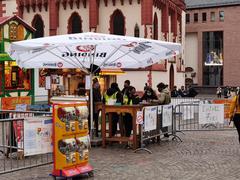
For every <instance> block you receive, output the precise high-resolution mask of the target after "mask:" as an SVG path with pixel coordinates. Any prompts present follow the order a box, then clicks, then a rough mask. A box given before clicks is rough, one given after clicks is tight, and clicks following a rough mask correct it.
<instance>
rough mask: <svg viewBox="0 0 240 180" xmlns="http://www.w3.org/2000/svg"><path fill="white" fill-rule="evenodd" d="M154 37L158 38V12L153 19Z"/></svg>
mask: <svg viewBox="0 0 240 180" xmlns="http://www.w3.org/2000/svg"><path fill="white" fill-rule="evenodd" d="M153 39H156V40H157V39H158V17H157V14H156V13H155V14H154V19H153Z"/></svg>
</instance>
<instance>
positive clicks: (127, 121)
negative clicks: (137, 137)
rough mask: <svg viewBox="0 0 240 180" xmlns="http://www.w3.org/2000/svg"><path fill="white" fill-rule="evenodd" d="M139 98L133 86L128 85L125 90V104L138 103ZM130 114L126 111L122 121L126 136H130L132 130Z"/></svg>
mask: <svg viewBox="0 0 240 180" xmlns="http://www.w3.org/2000/svg"><path fill="white" fill-rule="evenodd" d="M139 102H140V98H139V96H138V95H136V89H135V87H133V86H129V88H128V92H127V101H126V104H125V105H133V104H139ZM132 121H133V119H132V116H131V114H130V113H126V114H125V115H124V116H123V122H124V125H125V131H126V134H125V135H126V137H130V136H131V132H132Z"/></svg>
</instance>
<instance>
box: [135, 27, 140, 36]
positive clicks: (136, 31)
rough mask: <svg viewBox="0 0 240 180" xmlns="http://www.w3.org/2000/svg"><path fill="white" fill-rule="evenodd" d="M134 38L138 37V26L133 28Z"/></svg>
mask: <svg viewBox="0 0 240 180" xmlns="http://www.w3.org/2000/svg"><path fill="white" fill-rule="evenodd" d="M134 37H140V30H139V26H138V24H136V25H135V27H134Z"/></svg>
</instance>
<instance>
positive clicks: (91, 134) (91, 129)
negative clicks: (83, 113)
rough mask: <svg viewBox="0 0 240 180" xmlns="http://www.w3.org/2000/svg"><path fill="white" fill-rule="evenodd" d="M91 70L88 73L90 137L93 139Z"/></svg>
mask: <svg viewBox="0 0 240 180" xmlns="http://www.w3.org/2000/svg"><path fill="white" fill-rule="evenodd" d="M92 77H93V74H92V70H91V72H90V95H89V96H90V137H91V139H93V87H92Z"/></svg>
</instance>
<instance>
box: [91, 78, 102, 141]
mask: <svg viewBox="0 0 240 180" xmlns="http://www.w3.org/2000/svg"><path fill="white" fill-rule="evenodd" d="M92 87H93V120H94V124H95V130H96V137H98V115H99V112H98V111H97V110H96V103H97V102H101V100H102V95H101V90H100V84H99V81H98V79H97V78H94V79H93V84H92Z"/></svg>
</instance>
